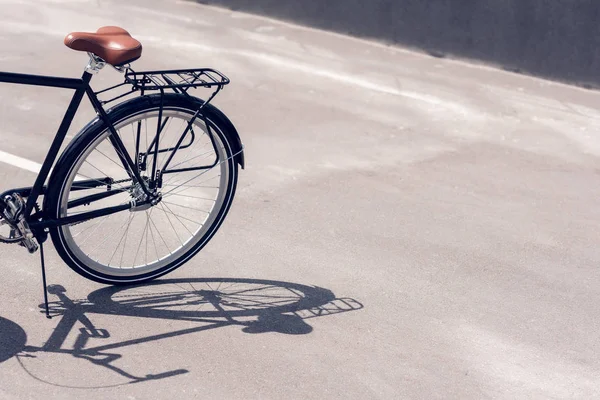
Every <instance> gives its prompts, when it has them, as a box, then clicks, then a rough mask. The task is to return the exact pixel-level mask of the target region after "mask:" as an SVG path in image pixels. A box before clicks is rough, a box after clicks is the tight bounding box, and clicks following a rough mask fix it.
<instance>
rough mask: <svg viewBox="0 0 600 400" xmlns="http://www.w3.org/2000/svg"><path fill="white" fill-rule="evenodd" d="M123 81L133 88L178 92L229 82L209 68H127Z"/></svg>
mask: <svg viewBox="0 0 600 400" xmlns="http://www.w3.org/2000/svg"><path fill="white" fill-rule="evenodd" d="M125 82H126V83H129V84H131V85H132V87H133V89H134V90H142V91H148V90H160V91H162V90H164V89H172V90H174V91H175V92H178V93H179V92H187V91H188V90H189V89H190V88H198V87H204V88H211V87H215V86H218V88H219V89H222V88H223V86H225V85H227V84H228V83H229V78H227V77H226V76H225V75H223V74H222V73H220V72H219V71H216V70H214V69H211V68H199V69H180V70H170V71H144V72H135V71H133V70H128V71H127V72H126V73H125Z"/></svg>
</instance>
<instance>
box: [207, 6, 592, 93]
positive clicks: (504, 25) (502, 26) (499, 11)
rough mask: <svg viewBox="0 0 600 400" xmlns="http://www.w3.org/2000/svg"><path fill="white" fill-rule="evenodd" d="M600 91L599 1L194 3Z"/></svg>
mask: <svg viewBox="0 0 600 400" xmlns="http://www.w3.org/2000/svg"><path fill="white" fill-rule="evenodd" d="M200 2H201V3H207V4H215V5H220V6H225V7H229V8H231V9H235V10H240V11H248V12H252V13H258V14H264V15H269V16H272V17H277V18H281V19H285V20H291V21H296V22H299V23H301V24H305V25H310V26H314V27H318V28H323V29H328V30H332V31H337V32H341V33H349V34H352V35H356V36H359V37H366V38H375V39H380V40H383V41H387V42H392V43H397V44H401V45H404V46H409V47H412V48H417V49H421V50H424V51H428V52H431V53H433V54H438V55H451V56H457V57H464V58H472V59H478V60H483V61H486V62H492V63H494V64H497V65H501V66H502V67H505V68H507V69H511V70H520V71H523V72H525V73H529V74H535V75H540V76H543V77H547V78H551V79H557V80H563V81H568V82H571V83H577V84H590V85H593V86H595V87H600V0H200Z"/></svg>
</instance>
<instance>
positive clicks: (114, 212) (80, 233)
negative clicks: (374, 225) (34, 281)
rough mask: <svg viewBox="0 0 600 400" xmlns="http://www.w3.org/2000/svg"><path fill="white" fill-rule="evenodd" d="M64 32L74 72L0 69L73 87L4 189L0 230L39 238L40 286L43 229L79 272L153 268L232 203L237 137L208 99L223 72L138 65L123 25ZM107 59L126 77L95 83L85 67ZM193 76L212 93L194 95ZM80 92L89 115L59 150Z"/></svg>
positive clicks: (211, 228)
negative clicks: (83, 56) (28, 169)
mask: <svg viewBox="0 0 600 400" xmlns="http://www.w3.org/2000/svg"><path fill="white" fill-rule="evenodd" d="M64 42H65V45H66V46H68V47H70V48H72V49H74V50H78V51H84V52H87V53H88V55H89V57H90V59H89V63H88V65H87V67H86V69H85V71H84V73H83V76H82V77H81V79H71V78H59V77H49V76H39V75H28V74H20V73H8V72H0V82H6V83H14V84H24V85H38V86H46V87H56V88H64V89H72V90H74V91H75V92H74V94H73V97H72V99H71V102H70V104H69V106H68V108H67V111H66V113H65V115H64V117H63V120H62V122H61V124H60V126H59V128H58V131H57V134H56V136H55V138H54V139H53V141H52V144H51V146H50V149H49V151H48V154H47V155H46V158H45V160H44V162H43V164H42V167H41V170H40V172H39V175H38V176H37V178H36V180H35V183H34V184H33V186H32V187H25V188H17V189H11V190H8V191H6V192H4V193H2V194H0V242H3V243H14V244H20V245H21V246H23V247H25V248H26V249H27V250H28V251H29V252H30V253H34V252H36V251H37V250H38V249H39V250H40V255H41V263H42V276H43V280H44V287H45V285H46V283H45V269H44V255H43V243H44V242H45V241H46V240H47V238H48V236H50V237H51V238H52V242H53V244H54V246H55V248H56V250H57V252H58V254H59V255H60V257H61V258H62V259H63V260H64V262H65V263H66V264H67V265H68V266H69V267H71V268H72V269H73V270H74V271H76V272H77V273H79V274H81V275H82V276H84V277H85V278H88V279H91V280H93V281H97V282H100V283H104V284H116V285H118V284H132V283H141V282H146V281H149V280H152V279H155V278H157V277H159V276H161V275H164V274H167V273H169V272H171V271H173V270H174V269H176V268H178V267H180V266H181V265H183V264H184V263H185V262H187V261H188V260H190V258H192V257H193V256H194V255H196V254H197V253H198V252H199V251H200V250H201V249H202V248H203V246H205V245H206V243H207V242H208V241H209V240H210V239H211V238H212V237H213V235H214V234H215V233H216V231H217V229H218V228H219V226H220V225H221V224H222V222H223V220H224V218H225V217H226V215H227V213H228V210H229V208H230V206H231V203H232V200H233V197H234V194H235V189H236V185H237V179H238V166H239V167H241V168H242V169H243V168H244V153H243V145H242V142H241V140H240V137H239V135H238V133H237V131H236V129H235V127H234V126H233V124H232V123H231V121H230V120H229V119H228V118H227V117H226V116H225V115H224V114H223V113H222V112H221V111H219V110H218V109H217V108H216V107H214V106H213V105H211V104H210V101H211V100H212V99H213V98H214V97H215V96H216V95H217V94H218V93H219V91H221V90H222V89H223V88H224V86H225V85H227V84H228V83H229V82H230V81H229V79H228V78H227V77H226V76H225V75H224V74H222V73H221V72H219V71H217V70H215V69H211V68H197V69H185V70H166V71H144V72H137V71H134V70H133V69H132V67H131V63H132V62H133V61H135V60H137V59H138V58H139V57H140V56H141V54H142V45H141V44H140V42H139V41H137V40H136V39H134V38H133V37H132V36H131V35H130V34H129V33H128V32H127V31H126V30H124V29H122V28H119V27H113V26H108V27H102V28H100V29H99V30H98V31H97V32H95V33H86V32H74V33H71V34H69V35H67V37H66V38H65V41H64ZM106 65H110V66H112V67H114V68H115V69H116V70H117V71H119V72H120V73H122V74H123V75H124V81H123V82H122V83H120V84H118V85H115V86H112V87H109V88H107V89H104V90H101V91H97V92H95V91H94V90H93V89H92V88H91V86H90V81H91V78H92V76H93V75H94V74H96V73H98V72H99V71H100V70H101V69H102V68H103V67H104V66H106ZM196 88H206V89H210V95H209V96H208V97H207V99H206V100H201V99H199V98H197V97H194V96H192V95H191V94H190V93H189V92H190V89H196ZM84 95H87V97H88V98H89V100H90V102H91V104H92V106H93V108H94V110H95V111H96V113H97V117H96V118H95V119H94V120H92V121H90V123H89V124H87V125H86V126H85V127H84V128H83V129H82V130H81V131H80V132H79V133H78V134H77V135H76V136H75V137H74V139H73V140H72V141H71V142H70V143H69V144H68V146H67V147H66V148H65V150H64V152H63V153H62V154H61V155H60V157H58V156H59V154H58V153H59V150H60V148H61V145H62V144H63V142H64V140H65V137H66V135H67V131H68V129H69V127H70V125H71V122H72V121H73V118H74V116H75V113H76V112H77V109H78V108H79V106H80V104H81V101H82V98H83V96H84ZM100 95H102V96H101V97H104V96H108V97H109V98H108V99H105V100H101V99H100V98H99V96H100ZM128 96H133V97H130V98H129V99H126V98H127V97H128ZM117 100H121V101H120V102H118V104H116V105H114V106H112V107H111V108H110V109H108V108H107V109H105V106H106V105H107V104H109V103H112V102H115V101H117ZM57 158H58V160H57ZM52 167H53V170H52V173H50V171H51V169H52ZM46 181H47V183H46ZM40 197H43V201H42V203H41V206H40V205H39V204H38V200H39V199H40ZM44 293H45V294H46V291H45V292H44Z"/></svg>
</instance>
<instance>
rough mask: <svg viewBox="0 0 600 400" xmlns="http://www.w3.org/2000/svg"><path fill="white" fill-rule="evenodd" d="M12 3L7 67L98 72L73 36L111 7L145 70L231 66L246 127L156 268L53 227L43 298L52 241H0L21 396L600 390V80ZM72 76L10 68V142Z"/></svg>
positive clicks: (209, 24) (7, 374)
mask: <svg viewBox="0 0 600 400" xmlns="http://www.w3.org/2000/svg"><path fill="white" fill-rule="evenodd" d="M0 9H1V10H2V11H1V14H0V69H1V70H4V71H13V72H26V73H32V74H45V75H56V76H68V77H78V76H80V75H81V73H82V70H83V67H84V66H85V64H86V63H87V57H86V55H85V54H83V53H77V52H74V51H72V50H70V49H68V48H66V47H65V46H64V45H63V43H62V41H63V38H64V36H65V35H66V34H67V33H69V32H71V31H86V30H87V31H95V30H96V29H97V28H99V27H101V26H104V25H118V26H122V27H124V28H125V29H127V30H129V31H130V32H131V34H132V35H133V36H134V37H137V38H138V39H139V40H140V41H141V42H142V43H143V46H144V53H143V56H142V58H141V59H140V60H139V61H136V62H135V63H134V65H133V67H134V69H136V70H143V69H161V68H165V69H166V68H188V67H213V68H216V69H218V70H220V71H222V72H223V73H225V74H226V75H228V76H229V77H230V78H231V80H232V83H231V85H229V86H228V87H227V88H226V89H225V91H224V92H223V93H222V94H220V95H219V96H218V97H217V98H216V99H215V101H214V104H215V105H216V106H217V107H219V108H220V109H221V110H222V111H223V112H225V113H226V114H227V115H228V116H229V117H230V118H231V120H232V121H233V123H234V124H235V125H236V127H237V128H238V130H239V132H240V135H241V137H242V140H243V141H244V145H245V149H246V150H245V152H246V169H245V170H243V171H241V174H240V181H239V187H238V192H237V195H236V198H235V201H234V204H233V208H232V210H231V212H230V214H229V216H228V218H227V220H226V221H225V223H224V225H223V227H222V228H221V230H220V231H219V232H218V234H217V235H216V237H215V238H214V239H213V241H212V242H211V243H210V244H209V245H208V246H207V247H206V248H205V250H203V251H202V252H201V253H200V254H199V255H198V256H196V257H195V258H194V259H192V260H191V261H190V262H189V263H188V264H186V265H185V266H183V267H182V268H180V269H179V270H177V271H176V272H174V273H172V274H170V275H168V276H166V277H164V278H163V279H161V280H158V281H156V282H155V283H154V284H152V285H149V286H146V287H142V288H137V289H117V288H112V287H105V286H102V285H99V284H95V283H93V282H89V281H86V280H84V279H83V278H81V277H79V276H78V275H77V274H75V273H74V272H72V271H71V270H70V269H69V268H68V267H67V266H66V265H65V264H64V263H63V262H62V261H61V260H60V259H59V258H58V256H57V255H56V253H55V252H54V251H53V249H52V246H51V245H49V246H47V249H48V251H47V252H48V253H49V254H48V268H49V271H48V274H49V282H50V283H51V284H53V285H55V286H53V287H52V290H51V294H50V300H51V302H52V314H53V315H54V318H53V319H51V320H46V319H45V318H44V316H43V314H41V312H40V311H41V309H40V308H39V305H40V303H41V301H42V292H41V278H40V274H39V264H38V258H37V255H36V256H30V255H28V254H27V253H26V252H25V250H23V249H22V248H19V247H8V246H2V247H0V259H1V260H2V261H1V262H0V267H1V272H0V273H1V276H2V280H1V281H2V290H1V295H0V299H1V304H2V306H1V308H0V398H2V399H26V398H32V399H33V398H35V399H38V398H41V397H42V396H43V397H44V398H48V399H50V398H56V399H79V398H82V397H85V398H87V399H107V398H126V399H154V398H167V396H168V397H170V398H182V399H185V398H209V397H213V398H219V397H220V398H227V399H230V398H250V399H281V398H290V399H333V398H340V399H354V398H356V399H358V398H360V399H365V398H368V399H370V398H381V399H392V398H419V399H433V398H443V399H447V398H458V399H481V398H495V399H515V398H527V399H532V398H537V399H548V398H585V399H590V398H597V397H600V362H599V361H598V360H599V359H600V357H599V356H600V347H599V345H598V343H600V333H599V332H600V329H599V328H600V324H599V322H598V321H599V319H598V318H597V316H598V315H599V313H600V268H599V266H600V262H599V261H600V250H599V247H598V245H597V244H598V240H599V237H600V211H599V210H600V209H599V208H598V201H597V200H598V198H600V183H599V182H600V176H599V174H598V170H599V167H600V163H599V162H598V158H597V157H598V156H599V155H600V140H599V139H598V132H599V131H600V111H598V106H599V105H600V96H599V95H598V94H597V93H596V92H592V91H585V90H582V89H578V88H574V87H569V86H564V85H560V84H555V83H551V82H548V81H543V80H538V79H534V78H528V77H524V76H519V75H515V74H511V73H507V72H503V71H498V70H495V69H492V68H487V67H481V66H476V65H469V64H466V63H463V62H456V61H451V60H444V59H438V58H433V57H430V56H427V55H422V54H418V53H413V52H409V51H406V50H402V49H398V48H390V47H386V46H383V45H378V44H373V43H369V42H365V41H359V40H355V39H350V38H345V37H342V36H339V35H334V34H329V33H324V32H320V31H314V30H310V29H305V28H299V27H295V26H292V25H289V24H283V23H279V22H276V21H273V20H269V19H265V18H261V17H255V16H250V15H246V14H242V13H237V12H231V11H227V10H220V9H217V8H212V7H206V6H201V5H197V4H193V3H188V2H177V1H156V0H152V1H142V0H136V1H127V2H122V1H104V0H90V1H85V0H79V1H75V0H73V1H68V0H65V1H57V0H53V1H51V0H43V1H39V0H35V1H34V0H28V1H27V0H19V1H17V0H13V1H10V0H0ZM120 79H122V77H121V76H120V75H119V73H118V72H117V71H115V70H113V69H111V68H105V69H104V70H103V71H102V72H101V73H100V74H99V75H98V76H97V77H95V78H94V81H92V86H93V87H94V88H96V89H100V88H102V87H107V86H108V85H110V84H116V83H118V82H119V80H120ZM195 94H196V95H197V96H199V97H205V96H206V93H205V92H203V91H201V90H198V91H196V92H195ZM70 95H71V93H70V92H69V91H58V90H55V89H48V88H35V87H25V86H15V85H1V86H0V151H2V152H3V153H2V154H10V155H12V156H16V157H20V159H25V160H29V161H31V162H33V163H41V162H42V161H43V159H44V155H45V153H46V151H47V149H48V147H49V145H50V142H51V140H52V137H53V134H54V132H55V129H56V127H57V126H58V123H59V120H60V117H61V116H62V114H63V112H64V110H65V109H66V106H67V103H68V101H69V98H70ZM84 105H85V107H84V108H82V109H81V110H80V113H79V114H78V116H77V118H76V120H75V121H74V123H73V128H72V130H71V132H70V134H71V135H74V134H75V133H76V132H77V130H78V129H80V128H81V127H83V126H84V125H85V123H86V122H87V121H88V120H90V119H91V118H92V117H93V116H94V115H93V112H92V111H91V107H90V106H89V105H88V104H87V103H84ZM11 160H14V158H11ZM0 161H3V162H0V182H1V183H2V188H3V189H7V188H9V187H14V186H25V185H30V184H32V183H33V180H34V178H35V175H34V174H33V173H32V172H30V171H28V170H27V168H25V169H23V168H22V167H23V165H22V163H21V165H20V164H19V162H9V158H8V157H3V158H2V159H0ZM32 165H35V164H32ZM30 166H31V165H30ZM58 285H59V286H58Z"/></svg>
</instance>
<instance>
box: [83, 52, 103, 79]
mask: <svg viewBox="0 0 600 400" xmlns="http://www.w3.org/2000/svg"><path fill="white" fill-rule="evenodd" d="M88 55H89V56H90V61H89V62H88V65H87V66H86V67H85V72H87V73H89V74H92V75H96V74H97V73H98V71H100V70H101V69H102V68H104V67H105V66H106V61H104V60H103V59H101V58H100V57H98V56H97V55H95V54H94V53H88Z"/></svg>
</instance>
